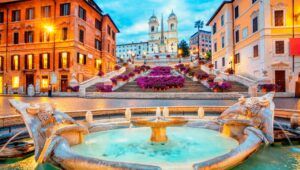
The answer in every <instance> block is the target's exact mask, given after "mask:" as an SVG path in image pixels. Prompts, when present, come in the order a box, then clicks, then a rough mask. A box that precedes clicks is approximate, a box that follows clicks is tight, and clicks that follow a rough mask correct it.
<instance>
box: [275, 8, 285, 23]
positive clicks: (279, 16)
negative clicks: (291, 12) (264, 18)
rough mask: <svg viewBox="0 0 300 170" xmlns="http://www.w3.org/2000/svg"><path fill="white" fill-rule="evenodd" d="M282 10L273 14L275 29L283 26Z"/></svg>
mask: <svg viewBox="0 0 300 170" xmlns="http://www.w3.org/2000/svg"><path fill="white" fill-rule="evenodd" d="M283 14H284V12H283V10H276V11H275V12H274V17H275V26H276V27H280V26H283V22H284V21H283V20H284V17H283Z"/></svg>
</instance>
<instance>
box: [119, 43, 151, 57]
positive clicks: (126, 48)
mask: <svg viewBox="0 0 300 170" xmlns="http://www.w3.org/2000/svg"><path fill="white" fill-rule="evenodd" d="M147 53H148V42H139V43H129V44H119V45H117V57H118V58H121V59H123V60H125V61H126V60H128V59H131V58H133V57H134V58H136V59H142V58H143V56H146V55H147Z"/></svg>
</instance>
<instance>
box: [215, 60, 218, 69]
mask: <svg viewBox="0 0 300 170" xmlns="http://www.w3.org/2000/svg"><path fill="white" fill-rule="evenodd" d="M215 69H218V61H215Z"/></svg>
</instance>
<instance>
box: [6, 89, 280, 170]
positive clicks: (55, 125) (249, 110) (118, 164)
mask: <svg viewBox="0 0 300 170" xmlns="http://www.w3.org/2000/svg"><path fill="white" fill-rule="evenodd" d="M273 96H274V94H272V93H270V94H267V95H265V96H263V97H254V98H247V99H246V98H241V99H240V100H239V101H238V102H237V103H236V104H234V105H233V106H231V107H229V108H228V109H227V110H226V111H224V112H223V113H222V114H221V116H219V117H218V118H217V119H214V120H211V119H209V120H205V121H202V120H201V119H199V120H196V121H198V122H201V123H200V124H201V127H199V126H194V124H193V123H190V122H188V120H186V119H184V118H182V117H176V118H175V117H169V116H161V115H160V114H159V113H158V111H157V115H156V117H154V118H131V116H129V117H130V118H131V120H130V121H128V128H122V129H115V130H104V131H103V129H102V130H101V131H99V132H97V131H95V128H94V129H93V130H91V129H90V127H91V126H86V124H79V123H78V122H76V121H74V120H73V119H72V118H71V117H70V116H68V115H67V114H64V113H62V112H60V111H58V110H57V109H56V108H55V106H53V105H51V104H28V103H23V102H20V101H16V100H10V103H11V105H12V106H13V107H14V108H15V109H16V110H17V111H18V112H19V113H20V114H21V115H22V118H23V120H24V122H25V124H26V127H27V130H28V132H29V134H30V136H31V138H32V139H33V140H34V145H35V159H36V161H37V162H38V163H43V162H49V163H52V164H54V165H57V166H59V167H61V168H63V169H173V168H177V169H178V168H179V169H228V168H231V167H234V166H236V165H238V164H240V163H241V162H242V161H243V160H245V159H246V158H247V157H249V156H250V155H251V154H252V153H254V152H255V151H256V150H257V149H259V147H260V146H261V145H262V144H263V143H267V144H269V143H272V142H273V141H274V139H273V121H274V120H273V119H274V108H275V107H274V103H273V101H272V100H273ZM128 113H129V111H127V114H128ZM127 117H128V115H127ZM130 122H131V123H132V124H133V125H134V127H132V128H129V123H130ZM193 122H195V120H193ZM88 123H93V122H92V120H91V119H90V121H89V122H88ZM141 126H142V127H141ZM150 136H151V137H150ZM149 137H150V141H149ZM153 143H163V144H162V145H153Z"/></svg>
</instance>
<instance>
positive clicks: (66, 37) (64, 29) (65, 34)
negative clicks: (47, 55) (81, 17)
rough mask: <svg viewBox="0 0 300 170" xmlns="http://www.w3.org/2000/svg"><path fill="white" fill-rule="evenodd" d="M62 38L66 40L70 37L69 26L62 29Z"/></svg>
mask: <svg viewBox="0 0 300 170" xmlns="http://www.w3.org/2000/svg"><path fill="white" fill-rule="evenodd" d="M61 39H62V40H63V41H65V40H67V39H68V28H67V27H64V28H63V29H62V35H61Z"/></svg>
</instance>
